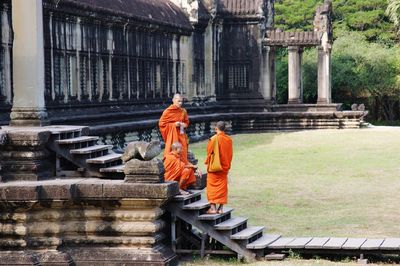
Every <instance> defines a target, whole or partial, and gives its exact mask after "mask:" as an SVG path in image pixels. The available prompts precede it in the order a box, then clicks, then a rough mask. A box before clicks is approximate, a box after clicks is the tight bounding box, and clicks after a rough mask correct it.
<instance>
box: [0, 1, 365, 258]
mask: <svg viewBox="0 0 400 266" xmlns="http://www.w3.org/2000/svg"><path fill="white" fill-rule="evenodd" d="M331 12H332V4H331V2H330V1H329V0H326V1H325V2H324V3H321V6H320V7H319V8H318V9H317V11H316V14H315V21H314V30H313V31H310V32H282V31H280V30H278V29H275V28H274V0H0V24H1V27H0V29H1V34H0V38H1V48H0V126H1V128H0V167H1V169H0V198H1V200H0V247H1V248H0V258H1V260H0V264H5V265H11V264H18V265H174V264H176V263H177V256H176V255H177V253H178V249H177V243H178V242H179V241H180V240H182V239H183V238H185V237H184V235H185V234H186V238H187V239H192V240H193V241H194V242H196V241H197V242H199V241H200V240H199V237H198V236H192V235H191V234H192V233H193V232H192V231H191V230H190V229H191V225H195V226H196V227H197V228H198V229H200V230H201V231H202V232H203V234H205V235H209V236H211V237H212V238H213V239H215V240H216V241H217V242H219V243H220V244H223V245H225V246H226V247H228V248H229V249H230V250H231V252H233V253H235V254H236V253H237V254H238V255H240V256H245V257H247V258H255V257H259V258H261V257H263V256H264V255H265V254H266V253H265V252H266V251H265V250H264V248H265V247H267V245H268V243H271V241H272V240H271V239H270V238H269V237H268V236H263V235H262V234H263V233H262V230H263V228H261V227H257V228H254V227H253V228H247V229H248V230H245V229H246V227H247V220H245V219H231V216H230V215H231V214H230V212H231V211H232V210H230V211H229V212H227V213H224V214H223V215H221V216H218V217H211V218H212V219H213V220H212V222H214V223H215V224H214V225H211V223H208V222H210V221H211V220H207V219H210V217H205V218H204V217H203V218H204V219H205V220H206V222H202V221H199V220H198V216H199V215H201V214H204V210H205V209H206V208H207V207H208V205H207V204H204V202H195V201H199V200H200V198H201V195H200V193H197V194H193V195H191V196H190V197H188V198H185V197H183V198H182V197H181V198H179V197H178V198H177V197H175V196H176V195H177V193H178V191H179V188H178V185H177V183H176V182H172V183H168V182H167V183H165V182H162V181H163V171H164V169H163V166H162V162H161V161H160V160H159V159H154V158H153V157H151V158H150V159H149V160H148V161H140V160H137V159H136V158H135V159H133V160H132V161H133V162H132V163H131V161H128V163H126V164H125V165H123V164H122V160H121V154H118V153H115V152H112V151H111V149H112V148H114V149H118V148H119V149H121V148H123V147H124V145H125V144H126V143H128V142H131V141H138V140H140V141H150V140H159V139H160V133H159V131H158V129H157V122H158V119H159V117H160V115H161V112H162V111H163V110H164V108H165V107H167V106H168V105H169V104H170V101H171V97H172V95H173V94H174V93H177V92H179V93H181V94H183V95H184V97H185V99H186V100H187V101H186V107H187V110H188V113H189V118H190V127H189V129H188V134H189V137H190V138H191V139H192V140H200V139H204V138H207V137H209V136H210V134H212V131H213V130H212V129H213V125H214V124H215V122H216V121H219V120H225V121H227V122H228V124H229V130H230V131H231V132H233V133H240V132H249V131H266V130H302V129H316V128H337V129H339V128H358V127H359V126H360V122H361V119H362V117H363V116H364V115H365V113H364V112H358V111H341V110H340V104H335V103H332V98H331V75H332V73H331V50H332V42H333V37H332V25H331ZM282 47H283V48H287V49H288V52H289V73H288V74H289V80H288V84H289V86H288V87H289V91H288V95H289V96H288V102H287V104H281V105H278V104H276V102H275V98H276V97H275V95H276V74H275V52H276V49H277V48H282ZM306 47H316V53H318V80H316V81H315V82H318V101H317V102H316V103H314V104H303V102H302V91H303V84H302V68H301V63H302V51H303V49H304V48H306ZM66 125H68V126H66ZM89 133H90V134H91V135H92V136H88V135H89ZM93 135H98V136H99V137H98V136H93ZM153 144H154V142H153ZM153 144H152V145H153ZM142 145H143V142H142ZM156 146H157V145H156ZM149 147H150V146H149ZM151 147H153V148H154V146H151ZM157 147H159V145H158V146H157ZM154 149H156V148H154ZM150 153H154V154H155V153H156V152H154V151H152V150H151V151H150ZM145 157H146V156H143V158H145ZM143 158H142V159H143ZM185 208H186V209H185ZM189 210H190V211H191V212H189ZM189 213H190V214H189ZM223 221H225V222H226V223H225V224H224V223H223ZM219 223H220V224H219ZM216 228H217V229H216ZM185 230H186V231H185ZM226 230H230V231H229V232H230V234H232V235H231V236H229V234H226ZM182 232H183V233H184V234H183V233H182ZM177 233H182V236H177ZM234 234H235V235H234ZM238 234H239V235H238ZM228 236H229V237H228ZM196 239H197V240H196ZM201 239H203V240H201V243H202V244H199V243H197V244H198V246H201V247H202V250H203V251H204V243H205V242H204V238H202V237H201ZM275 239H277V238H275ZM195 240H196V241H195ZM268 241H269V242H268ZM179 245H181V246H179V248H180V250H182V249H184V251H188V250H187V248H188V247H191V246H192V243H189V244H187V245H185V243H184V244H182V243H180V244H179ZM216 246H219V247H221V246H220V245H216ZM190 252H191V251H190ZM215 252H216V251H215ZM219 252H220V253H221V252H222V253H223V252H225V253H224V254H226V252H227V250H224V248H220V249H219ZM203 253H204V252H203Z"/></svg>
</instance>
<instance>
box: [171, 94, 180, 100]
mask: <svg viewBox="0 0 400 266" xmlns="http://www.w3.org/2000/svg"><path fill="white" fill-rule="evenodd" d="M176 98H181V99H182V95H181V94H180V93H175V94H174V97H172V100H174V99H176Z"/></svg>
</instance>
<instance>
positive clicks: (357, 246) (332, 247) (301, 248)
mask: <svg viewBox="0 0 400 266" xmlns="http://www.w3.org/2000/svg"><path fill="white" fill-rule="evenodd" d="M265 249H266V251H267V253H268V251H271V252H273V251H277V250H279V251H288V250H293V251H297V252H300V253H315V252H316V251H317V252H318V253H337V254H338V255H340V254H371V253H373V254H400V238H377V239H368V238H345V237H279V238H276V240H274V241H273V242H271V243H270V244H268V245H267V246H266V247H265Z"/></svg>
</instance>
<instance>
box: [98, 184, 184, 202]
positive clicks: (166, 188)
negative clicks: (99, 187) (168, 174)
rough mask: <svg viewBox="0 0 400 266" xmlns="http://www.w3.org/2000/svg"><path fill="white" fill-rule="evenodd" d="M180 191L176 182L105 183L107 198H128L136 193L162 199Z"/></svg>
mask: <svg viewBox="0 0 400 266" xmlns="http://www.w3.org/2000/svg"><path fill="white" fill-rule="evenodd" d="M178 193H179V187H178V184H177V183H176V182H173V183H162V184H138V183H119V184H118V183H114V184H107V183H106V184H104V186H103V196H104V197H105V198H126V197H132V195H135V197H136V198H146V199H162V198H170V197H173V196H175V195H177V194H178Z"/></svg>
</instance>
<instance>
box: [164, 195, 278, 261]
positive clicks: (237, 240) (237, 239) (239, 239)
mask: <svg viewBox="0 0 400 266" xmlns="http://www.w3.org/2000/svg"><path fill="white" fill-rule="evenodd" d="M192 192H193V194H191V195H187V196H183V195H178V196H176V197H175V198H174V199H173V200H172V201H171V202H170V203H169V204H168V205H167V210H168V211H169V212H170V213H171V216H172V221H173V222H172V228H171V232H172V237H171V240H172V243H173V245H174V246H175V250H176V244H178V242H179V237H178V238H177V236H176V232H177V231H179V230H177V229H176V228H175V223H174V221H175V219H176V218H179V219H181V220H183V221H184V222H185V223H187V224H189V225H191V226H193V227H195V228H197V229H198V230H200V231H201V232H202V233H204V234H207V235H208V236H209V237H211V238H212V239H214V240H216V241H218V242H219V243H221V244H222V245H224V246H225V247H227V248H229V249H230V250H232V251H233V252H234V253H236V254H237V255H238V257H243V258H245V259H246V260H247V261H252V260H254V259H257V258H262V257H264V256H265V255H266V254H265V253H266V248H267V247H268V245H270V244H271V243H273V242H275V241H276V240H278V239H279V238H280V237H281V236H280V235H269V234H264V233H263V232H264V229H265V228H264V227H263V226H249V225H248V220H247V218H243V217H233V216H232V211H233V209H232V208H228V207H225V208H224V213H223V214H206V211H207V210H208V208H209V207H210V204H209V203H208V202H207V201H205V200H203V199H202V198H201V191H192ZM204 248H205V247H204V243H202V245H201V249H202V250H201V254H204V252H205V251H204ZM176 251H177V253H179V250H176Z"/></svg>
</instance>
